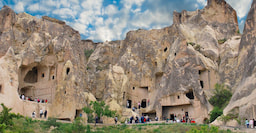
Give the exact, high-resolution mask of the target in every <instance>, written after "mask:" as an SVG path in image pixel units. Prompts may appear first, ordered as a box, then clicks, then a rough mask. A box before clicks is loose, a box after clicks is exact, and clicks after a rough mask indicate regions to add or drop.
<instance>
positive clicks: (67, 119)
mask: <svg viewBox="0 0 256 133" xmlns="http://www.w3.org/2000/svg"><path fill="white" fill-rule="evenodd" d="M57 119H58V120H62V121H71V120H70V118H57Z"/></svg>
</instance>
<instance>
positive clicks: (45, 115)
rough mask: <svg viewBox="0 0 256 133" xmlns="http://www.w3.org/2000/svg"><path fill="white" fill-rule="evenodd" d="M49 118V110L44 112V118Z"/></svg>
mask: <svg viewBox="0 0 256 133" xmlns="http://www.w3.org/2000/svg"><path fill="white" fill-rule="evenodd" d="M46 117H47V110H45V111H44V118H46Z"/></svg>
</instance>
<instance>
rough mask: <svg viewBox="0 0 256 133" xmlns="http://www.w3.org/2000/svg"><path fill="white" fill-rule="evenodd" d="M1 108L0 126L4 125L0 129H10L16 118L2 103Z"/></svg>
mask: <svg viewBox="0 0 256 133" xmlns="http://www.w3.org/2000/svg"><path fill="white" fill-rule="evenodd" d="M1 106H2V112H0V124H4V125H2V126H1V127H2V128H3V127H5V126H6V127H10V126H12V125H13V120H12V119H13V118H14V117H16V115H15V114H14V113H10V112H11V110H12V108H8V107H6V106H5V105H4V104H3V103H2V104H1Z"/></svg>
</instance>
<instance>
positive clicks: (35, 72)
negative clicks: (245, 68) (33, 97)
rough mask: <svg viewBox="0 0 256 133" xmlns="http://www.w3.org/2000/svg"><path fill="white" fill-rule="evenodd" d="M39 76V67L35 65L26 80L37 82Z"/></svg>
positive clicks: (27, 81)
mask: <svg viewBox="0 0 256 133" xmlns="http://www.w3.org/2000/svg"><path fill="white" fill-rule="evenodd" d="M37 77H38V70H37V67H33V68H32V70H30V71H28V73H27V74H26V76H25V78H24V82H26V83H36V82H37Z"/></svg>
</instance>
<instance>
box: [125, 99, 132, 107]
mask: <svg viewBox="0 0 256 133" xmlns="http://www.w3.org/2000/svg"><path fill="white" fill-rule="evenodd" d="M126 107H127V108H131V107H132V100H127V103H126Z"/></svg>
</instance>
